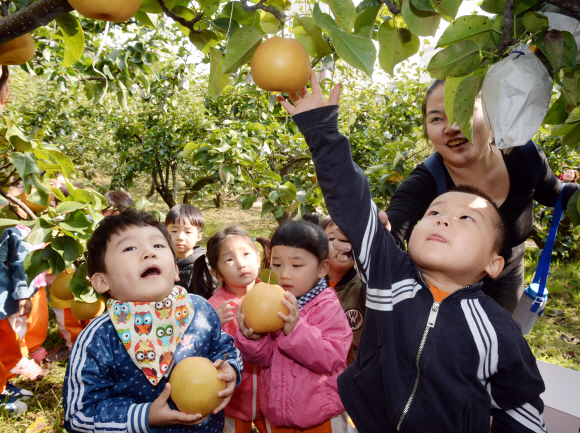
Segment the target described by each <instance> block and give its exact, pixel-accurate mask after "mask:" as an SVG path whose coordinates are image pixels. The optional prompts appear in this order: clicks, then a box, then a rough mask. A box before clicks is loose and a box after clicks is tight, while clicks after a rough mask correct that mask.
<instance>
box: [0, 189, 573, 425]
mask: <svg viewBox="0 0 580 433" xmlns="http://www.w3.org/2000/svg"><path fill="white" fill-rule="evenodd" d="M105 181H106V180H105V179H97V183H103V184H104V182H105ZM145 190H146V187H144V188H143V189H141V188H139V189H136V190H135V191H133V190H132V191H131V193H132V194H133V195H134V196H135V197H139V196H143V195H144V194H145V192H146V191H145ZM150 201H151V202H152V204H153V207H152V208H153V209H155V210H159V211H161V212H163V213H167V208H166V206H165V204H164V203H163V202H162V201H161V200H160V199H156V197H155V196H154V197H152V199H151V200H150ZM197 205H198V206H199V207H200V209H201V211H202V213H203V215H204V217H205V221H206V225H205V229H204V238H203V240H202V242H201V244H202V245H205V242H206V241H207V239H208V238H209V237H210V236H211V235H212V234H214V233H215V232H217V231H218V230H220V229H221V228H223V227H226V226H229V225H233V224H238V225H240V226H242V227H243V228H245V229H246V230H247V231H248V232H249V233H250V234H252V235H253V236H266V237H268V236H270V234H271V233H272V231H273V230H274V229H275V228H276V227H277V223H276V221H275V220H274V219H273V218H272V217H271V214H268V215H267V216H265V217H264V218H262V217H261V216H260V214H261V209H260V208H259V207H258V206H255V207H253V208H252V209H250V210H248V211H243V210H241V208H240V202H239V199H237V198H225V199H224V200H223V205H222V207H221V208H219V209H218V208H215V206H214V204H213V202H212V200H210V199H207V200H205V201H203V202H201V203H200V204H199V203H198V204H197ZM525 261H526V282H528V283H529V282H530V281H531V279H532V277H533V272H534V270H535V268H536V266H537V262H538V257H537V250H535V249H533V248H528V250H527V252H526V258H525ZM549 289H550V299H549V302H548V307H547V309H546V312H545V313H544V315H543V316H542V317H541V318H540V319H539V320H538V322H537V323H536V326H535V327H534V329H533V331H532V332H531V333H530V335H528V337H527V340H528V342H529V343H530V346H531V347H532V350H533V352H534V354H535V355H536V357H537V358H538V359H541V360H544V361H547V362H551V363H554V364H558V365H561V366H564V367H567V368H572V369H575V370H580V267H579V266H577V265H576V264H573V263H568V262H560V261H557V260H556V261H555V263H553V264H552V269H551V271H550V280H549ZM50 313H51V314H50V329H49V333H48V338H47V340H46V343H45V345H44V347H45V348H46V349H47V350H50V349H51V348H53V347H56V346H59V345H61V344H64V340H62V338H61V337H60V335H59V333H58V329H57V326H56V319H55V317H54V314H52V311H51V312H50ZM66 365H67V361H62V362H60V363H57V364H44V366H43V367H44V368H45V370H46V373H47V374H46V376H45V377H44V379H42V380H40V381H37V382H30V381H27V380H23V379H18V378H16V379H14V380H13V383H14V384H16V385H17V386H20V387H22V388H26V389H28V390H30V391H32V392H33V393H34V397H33V398H32V399H30V400H29V401H28V402H27V403H28V411H27V412H26V413H24V414H23V415H21V416H19V417H15V418H13V417H10V416H9V415H7V414H6V413H5V412H3V411H0V433H17V432H18V433H20V432H25V431H26V429H27V427H29V426H30V425H31V424H33V423H34V421H35V420H37V419H40V417H43V418H44V424H46V430H42V431H46V432H64V431H65V430H64V428H63V416H64V412H63V409H62V383H63V381H64V375H65V371H66ZM34 431H35V432H38V431H41V430H34Z"/></svg>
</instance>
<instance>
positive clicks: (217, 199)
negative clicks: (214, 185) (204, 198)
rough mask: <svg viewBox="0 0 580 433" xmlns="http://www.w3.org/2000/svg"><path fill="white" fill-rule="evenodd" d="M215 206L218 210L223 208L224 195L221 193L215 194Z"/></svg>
mask: <svg viewBox="0 0 580 433" xmlns="http://www.w3.org/2000/svg"><path fill="white" fill-rule="evenodd" d="M213 204H215V207H217V208H218V209H219V208H220V207H222V195H221V194H220V193H219V192H216V193H215V198H214V199H213Z"/></svg>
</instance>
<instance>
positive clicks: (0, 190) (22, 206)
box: [0, 188, 38, 220]
mask: <svg viewBox="0 0 580 433" xmlns="http://www.w3.org/2000/svg"><path fill="white" fill-rule="evenodd" d="M0 195H2V197H4V198H5V199H6V200H8V201H11V202H12V203H14V204H15V205H17V206H18V207H20V209H22V210H23V211H24V212H26V215H28V216H29V217H30V218H31V219H33V220H35V219H38V218H37V216H36V215H34V212H32V211H31V210H30V209H29V207H28V206H26V205H25V204H24V203H22V202H21V201H20V200H18V199H17V198H16V197H14V196H12V195H10V194H8V193H7V192H6V191H4V189H3V188H0Z"/></svg>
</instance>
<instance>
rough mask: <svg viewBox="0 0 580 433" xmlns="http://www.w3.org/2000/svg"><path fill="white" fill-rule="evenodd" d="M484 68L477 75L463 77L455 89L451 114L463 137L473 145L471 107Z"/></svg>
mask: <svg viewBox="0 0 580 433" xmlns="http://www.w3.org/2000/svg"><path fill="white" fill-rule="evenodd" d="M486 71H487V69H486V68H484V69H482V70H479V71H477V72H478V73H477V74H473V75H471V76H468V77H465V79H464V80H463V81H462V82H461V83H460V84H459V86H458V87H457V94H456V95H455V100H454V104H453V114H454V117H455V121H456V122H457V125H459V129H460V130H461V132H462V133H463V134H464V135H465V137H466V138H467V139H468V140H469V141H470V142H471V143H473V107H474V106H475V100H476V99H477V95H478V94H479V91H480V89H481V87H480V86H481V84H482V83H483V79H484V76H485V72H486Z"/></svg>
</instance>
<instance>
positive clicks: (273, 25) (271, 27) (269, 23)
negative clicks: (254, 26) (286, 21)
mask: <svg viewBox="0 0 580 433" xmlns="http://www.w3.org/2000/svg"><path fill="white" fill-rule="evenodd" d="M260 27H261V28H262V30H263V31H264V32H265V33H266V34H268V35H275V34H276V33H278V32H279V31H280V30H281V29H282V23H280V21H278V18H276V17H275V16H274V15H272V14H271V13H270V12H266V11H260Z"/></svg>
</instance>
